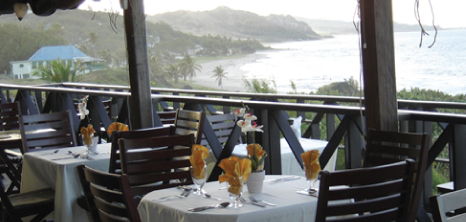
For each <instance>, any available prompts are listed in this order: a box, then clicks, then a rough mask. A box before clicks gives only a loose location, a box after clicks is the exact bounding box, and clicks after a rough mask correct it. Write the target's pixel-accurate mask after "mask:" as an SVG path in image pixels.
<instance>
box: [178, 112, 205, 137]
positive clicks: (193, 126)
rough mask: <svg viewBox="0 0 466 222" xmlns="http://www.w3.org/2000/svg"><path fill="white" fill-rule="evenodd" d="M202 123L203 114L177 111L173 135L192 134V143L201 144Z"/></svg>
mask: <svg viewBox="0 0 466 222" xmlns="http://www.w3.org/2000/svg"><path fill="white" fill-rule="evenodd" d="M204 122H205V112H199V111H191V110H182V109H178V110H176V117H175V126H176V129H175V134H177V135H187V134H193V135H194V143H195V144H201V140H202V133H203V130H204Z"/></svg>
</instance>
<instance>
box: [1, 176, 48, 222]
mask: <svg viewBox="0 0 466 222" xmlns="http://www.w3.org/2000/svg"><path fill="white" fill-rule="evenodd" d="M0 199H1V201H2V204H1V205H2V214H3V220H2V221H14V222H22V221H23V220H22V219H21V218H24V217H31V216H34V217H33V218H27V219H25V220H24V221H42V219H44V218H45V217H47V216H48V215H49V214H50V213H52V212H53V210H54V202H55V191H54V190H52V189H50V188H46V189H39V190H35V191H31V192H26V193H18V194H11V195H10V194H8V193H7V192H5V187H4V185H3V182H0Z"/></svg>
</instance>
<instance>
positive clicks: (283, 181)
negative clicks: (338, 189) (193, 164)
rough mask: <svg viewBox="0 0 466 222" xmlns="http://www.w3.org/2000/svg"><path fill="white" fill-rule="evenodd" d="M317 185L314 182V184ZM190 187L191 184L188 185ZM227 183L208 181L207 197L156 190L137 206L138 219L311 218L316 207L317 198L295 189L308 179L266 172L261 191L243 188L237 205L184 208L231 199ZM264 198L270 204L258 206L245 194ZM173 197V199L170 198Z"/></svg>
mask: <svg viewBox="0 0 466 222" xmlns="http://www.w3.org/2000/svg"><path fill="white" fill-rule="evenodd" d="M317 185H318V183H317ZM192 187H193V188H194V186H192ZM226 187H227V182H224V183H219V182H218V181H212V182H208V183H206V184H205V186H204V190H205V191H206V193H207V194H208V196H210V197H206V196H203V195H194V194H191V195H189V196H187V197H185V198H179V197H177V195H179V194H181V193H182V191H183V190H184V189H180V188H179V187H178V188H176V187H175V188H169V189H163V190H157V191H153V192H150V193H148V194H147V195H145V196H144V197H143V198H142V200H141V202H140V203H139V205H138V212H139V215H140V217H141V220H142V221H146V222H149V221H150V222H157V221H163V222H166V221H178V222H201V221H202V222H204V221H221V222H249V221H274V222H275V221H290V222H291V221H293V222H299V221H303V222H304V221H306V222H308V221H313V220H314V218H315V214H316V208H317V197H316V196H313V195H305V194H300V193H298V192H297V191H301V190H304V189H305V188H308V187H309V183H308V181H306V179H305V178H304V177H301V176H290V175H266V176H265V180H264V184H263V189H262V192H260V193H249V191H248V190H247V187H246V186H244V187H243V192H242V197H244V199H245V200H246V201H247V203H244V204H243V206H242V207H240V208H234V207H232V205H233V204H229V206H228V207H225V208H220V207H217V208H214V209H208V210H205V211H200V212H191V211H188V209H190V208H196V207H202V206H209V205H216V204H219V203H222V202H231V201H232V200H231V199H230V197H229V193H228V191H227V189H226ZM250 196H253V197H254V198H255V199H256V200H261V201H266V202H267V203H269V204H273V205H274V206H272V205H265V207H263V206H258V205H255V204H251V203H250V199H249V197H250ZM171 197H173V198H171Z"/></svg>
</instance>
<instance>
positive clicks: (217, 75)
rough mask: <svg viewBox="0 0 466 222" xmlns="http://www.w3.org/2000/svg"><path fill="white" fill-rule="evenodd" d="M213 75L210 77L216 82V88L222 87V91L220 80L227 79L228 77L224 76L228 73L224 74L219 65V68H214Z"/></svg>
mask: <svg viewBox="0 0 466 222" xmlns="http://www.w3.org/2000/svg"><path fill="white" fill-rule="evenodd" d="M213 73H214V75H212V78H216V79H215V81H217V83H218V86H220V87H222V89H223V86H222V80H223V78H227V79H228V77H227V76H226V75H227V74H228V72H225V70H223V68H222V66H221V65H219V66H216V67H215V69H214V71H213Z"/></svg>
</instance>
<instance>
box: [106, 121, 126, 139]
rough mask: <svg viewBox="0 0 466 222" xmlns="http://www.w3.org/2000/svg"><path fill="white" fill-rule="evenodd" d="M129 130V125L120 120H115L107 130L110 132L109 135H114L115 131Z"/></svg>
mask: <svg viewBox="0 0 466 222" xmlns="http://www.w3.org/2000/svg"><path fill="white" fill-rule="evenodd" d="M128 130H129V128H128V125H126V124H123V123H119V122H114V123H112V124H110V126H109V127H108V130H107V132H108V135H109V136H110V135H112V133H113V131H128Z"/></svg>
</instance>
